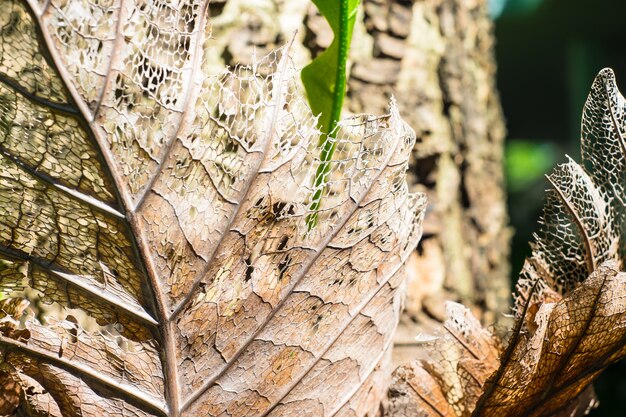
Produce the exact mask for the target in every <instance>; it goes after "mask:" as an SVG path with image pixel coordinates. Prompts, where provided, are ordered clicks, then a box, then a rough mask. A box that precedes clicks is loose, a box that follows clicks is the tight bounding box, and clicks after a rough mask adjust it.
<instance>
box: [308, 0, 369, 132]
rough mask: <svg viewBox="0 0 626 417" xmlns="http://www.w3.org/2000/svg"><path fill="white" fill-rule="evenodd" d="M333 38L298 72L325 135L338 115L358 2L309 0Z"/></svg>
mask: <svg viewBox="0 0 626 417" xmlns="http://www.w3.org/2000/svg"><path fill="white" fill-rule="evenodd" d="M313 3H314V4H315V5H316V6H317V8H318V9H319V11H320V13H321V14H322V15H323V16H324V18H326V20H327V21H328V23H329V25H330V27H331V29H332V31H333V33H334V34H335V38H334V39H333V41H332V43H331V44H330V46H329V47H328V49H326V50H325V51H324V52H322V53H321V54H320V55H319V56H318V57H317V58H316V59H315V60H313V62H311V63H310V64H309V65H307V66H306V67H304V68H303V69H302V82H303V84H304V88H305V90H306V93H307V97H308V99H309V104H310V105H311V109H312V110H313V113H314V114H320V119H319V127H320V128H321V130H322V132H324V133H326V134H329V133H330V132H331V131H332V129H333V128H334V125H335V123H336V122H337V121H338V120H339V118H340V116H341V105H342V104H343V96H344V93H345V85H346V61H347V59H348V49H349V47H350V41H351V39H352V29H353V28H354V22H355V20H356V13H357V7H358V5H359V0H313Z"/></svg>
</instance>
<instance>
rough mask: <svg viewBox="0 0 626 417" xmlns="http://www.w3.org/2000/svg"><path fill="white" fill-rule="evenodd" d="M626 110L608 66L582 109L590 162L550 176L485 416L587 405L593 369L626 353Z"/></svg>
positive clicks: (577, 411) (479, 412) (567, 410)
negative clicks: (513, 324) (513, 321)
mask: <svg viewBox="0 0 626 417" xmlns="http://www.w3.org/2000/svg"><path fill="white" fill-rule="evenodd" d="M625 110H626V102H625V101H624V98H623V97H622V95H621V94H620V92H619V91H618V89H617V86H616V85H615V77H614V75H613V72H612V71H611V70H603V71H602V72H600V74H599V75H598V77H597V78H596V80H595V81H594V83H593V86H592V90H591V93H590V95H589V98H588V99H587V102H586V104H585V108H584V112H583V121H582V155H583V165H582V166H581V165H578V164H577V163H575V162H573V161H571V160H570V161H569V162H568V163H566V164H564V165H561V166H559V167H557V168H556V169H555V170H554V172H553V173H552V174H551V175H550V176H549V177H548V180H549V182H550V185H551V189H550V190H549V191H548V195H547V201H546V204H545V207H544V215H543V218H542V222H541V223H542V227H541V230H540V231H539V233H538V234H537V235H536V236H535V238H536V242H535V244H534V245H533V246H532V249H533V252H532V256H531V257H530V258H529V259H528V260H527V261H526V264H525V265H524V269H523V270H522V273H521V275H520V280H519V282H518V296H517V300H516V310H517V313H518V323H517V325H516V327H515V329H514V332H513V334H512V336H511V338H510V341H509V347H508V348H507V350H506V352H505V353H504V354H503V357H502V363H501V366H500V369H499V370H498V371H497V372H496V373H495V374H494V375H493V376H492V377H491V378H490V380H489V381H488V383H487V386H486V390H485V394H484V395H483V397H482V398H481V400H480V401H479V403H478V405H477V409H476V411H475V413H474V415H476V416H483V415H485V416H491V415H493V416H551V415H563V416H578V415H584V414H585V413H586V412H587V411H588V410H589V408H591V407H593V406H594V405H595V403H596V401H595V399H594V397H593V395H592V391H591V390H592V388H591V386H590V384H591V382H592V381H593V379H594V378H595V377H596V376H597V375H598V374H599V373H600V372H601V371H602V370H603V369H605V368H606V367H607V366H608V365H610V364H611V363H613V362H615V361H617V360H619V359H620V358H622V357H623V356H624V355H626V346H625V345H626V309H625V308H624V306H625V305H626V304H625V303H624V301H625V300H626V274H625V273H624V272H619V271H623V268H624V265H625V261H626V258H625V257H624V254H625V252H624V249H625V247H626V234H625V233H624V231H625V229H624V219H625V216H624V214H625V211H626V206H625V201H626V165H625V164H626V143H625V142H624V136H623V132H624V130H625V124H626V120H625V119H624V117H625V116H626V114H625Z"/></svg>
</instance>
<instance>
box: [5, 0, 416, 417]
mask: <svg viewBox="0 0 626 417" xmlns="http://www.w3.org/2000/svg"><path fill="white" fill-rule="evenodd" d="M207 18H208V16H207V2H197V1H181V2H175V3H171V2H165V1H158V0H154V1H138V2H126V1H84V0H51V1H45V2H37V1H35V0H29V1H19V0H7V1H5V2H4V4H3V13H0V28H2V29H1V30H0V258H1V259H2V265H1V267H0V286H1V288H0V289H1V290H2V292H3V293H6V294H10V295H11V296H12V297H15V298H16V299H19V298H23V299H29V300H31V301H33V303H32V304H31V305H32V306H34V308H35V310H36V311H35V313H36V314H35V315H31V314H29V315H27V316H25V317H23V318H22V319H21V320H20V321H19V323H15V325H16V326H17V328H16V329H17V330H16V331H19V332H18V333H16V334H9V333H3V334H2V335H0V349H1V350H0V359H1V361H2V363H3V366H4V368H2V369H3V370H4V369H7V370H9V371H10V372H11V375H12V378H13V380H15V381H21V387H22V389H23V390H24V389H25V387H31V388H29V390H28V392H29V393H33V394H32V395H30V394H29V395H25V396H22V397H21V399H20V405H19V407H20V410H21V411H22V412H23V413H26V414H30V415H39V414H41V413H46V412H48V413H49V414H50V415H59V414H62V415H64V416H73V415H107V416H152V415H163V416H164V415H167V416H180V415H186V416H200V415H202V416H205V415H206V416H218V415H220V416H221V415H232V416H244V415H245V416H257V415H258V416H291V415H294V416H295V415H297V416H302V415H311V416H322V415H323V416H353V415H356V416H363V415H365V414H367V413H369V412H371V411H372V410H376V409H377V407H378V403H379V401H380V399H381V396H382V395H383V393H384V390H385V387H386V382H387V379H388V375H389V373H388V368H387V366H388V363H389V352H390V346H391V340H392V334H393V332H394V330H395V325H396V322H397V318H398V314H399V309H400V305H401V297H402V286H403V276H404V275H403V263H404V260H405V259H406V257H407V256H408V254H409V253H410V252H411V250H412V248H413V247H414V246H415V244H416V243H417V240H418V239H419V237H420V233H421V229H420V225H421V218H422V215H423V208H424V204H425V201H424V197H423V196H422V195H412V194H409V193H408V191H407V186H406V183H405V171H406V166H407V158H408V155H409V153H410V150H411V147H412V145H413V142H414V134H413V132H412V131H411V130H410V128H409V127H408V126H407V125H406V124H405V123H404V122H403V121H402V120H401V118H400V116H399V115H398V111H397V109H396V108H395V105H394V104H392V106H391V109H390V113H389V114H388V115H386V116H381V117H374V116H369V115H360V116H355V117H352V118H349V119H346V120H344V121H342V122H341V125H340V130H339V134H338V136H337V139H336V140H337V151H336V153H335V158H334V160H333V162H332V164H331V170H330V175H329V183H328V184H327V185H326V186H325V187H324V189H323V193H324V198H323V200H322V201H323V204H322V206H321V207H320V209H319V212H318V219H319V220H318V221H319V223H318V226H317V227H316V228H315V229H314V230H312V231H308V229H307V226H306V221H305V219H306V217H307V215H309V214H310V211H309V209H308V207H310V203H311V198H312V196H313V194H314V193H315V192H316V190H315V189H314V184H315V183H316V182H315V178H314V176H315V168H316V167H317V165H318V162H319V161H318V159H319V158H318V150H317V146H316V145H317V143H318V142H319V135H320V133H319V131H318V130H317V128H316V119H315V117H313V116H312V113H311V111H310V109H309V108H308V107H307V106H306V103H305V100H304V99H303V97H302V94H301V93H300V91H299V87H298V83H297V79H298V78H297V71H296V70H295V68H294V67H293V65H292V63H291V60H290V58H289V54H288V51H287V50H286V49H283V50H280V51H277V52H275V53H272V54H270V55H268V56H266V57H263V58H258V59H257V58H255V59H254V60H253V64H252V65H251V66H241V67H236V68H233V69H232V70H224V71H223V72H221V73H218V74H213V73H211V72H210V71H209V70H208V68H210V67H211V66H210V63H209V62H207V61H206V59H204V57H203V51H204V48H205V47H206V46H207V45H208V44H210V42H212V40H211V38H210V28H209V26H208V23H207ZM364 347H367V348H364ZM42 410H43V411H42ZM45 410H48V411H45Z"/></svg>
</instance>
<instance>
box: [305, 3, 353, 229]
mask: <svg viewBox="0 0 626 417" xmlns="http://www.w3.org/2000/svg"><path fill="white" fill-rule="evenodd" d="M348 19H349V11H348V0H339V31H338V33H337V38H338V39H337V40H338V43H339V48H338V59H337V72H336V73H335V90H334V91H333V104H332V110H331V123H330V125H329V126H322V129H323V131H322V135H321V136H320V143H319V145H320V148H321V152H320V164H319V166H318V167H317V171H316V173H315V186H314V189H315V193H314V194H313V200H312V202H311V205H310V206H309V209H310V210H311V211H313V213H311V214H309V215H308V216H307V226H308V230H311V229H313V228H314V227H315V226H317V217H318V210H319V208H320V205H321V202H322V194H323V191H324V188H325V186H326V184H327V182H328V174H329V173H330V161H331V160H332V158H333V154H334V153H335V148H336V145H337V141H336V140H335V139H336V136H337V124H338V123H339V120H340V119H341V109H342V107H343V98H344V95H345V92H346V64H347V62H348V49H349V47H350V45H349V43H350V39H349V27H348V26H349V23H348Z"/></svg>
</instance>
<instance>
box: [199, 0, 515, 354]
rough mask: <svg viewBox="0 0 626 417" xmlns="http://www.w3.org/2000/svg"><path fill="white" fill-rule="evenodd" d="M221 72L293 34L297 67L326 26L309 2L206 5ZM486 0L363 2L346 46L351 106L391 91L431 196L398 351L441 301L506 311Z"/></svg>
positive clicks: (505, 248) (376, 103)
mask: <svg viewBox="0 0 626 417" xmlns="http://www.w3.org/2000/svg"><path fill="white" fill-rule="evenodd" d="M211 15H212V25H213V33H214V39H215V42H214V46H213V48H212V51H211V53H210V56H211V57H212V58H213V59H214V61H215V65H216V68H219V67H221V66H223V65H224V64H228V65H234V64H237V63H244V64H247V63H250V62H251V60H252V58H251V57H252V55H253V52H254V53H255V54H256V56H263V55H264V54H265V53H266V52H269V51H270V50H271V49H273V48H276V47H279V46H280V45H282V44H284V43H286V42H288V41H289V40H290V39H291V38H292V37H293V36H294V35H293V33H294V31H295V30H296V29H297V30H298V32H297V34H296V35H295V38H294V43H293V46H292V51H291V53H292V55H293V57H294V60H295V61H296V63H297V64H298V65H301V66H304V65H306V63H307V62H309V60H310V59H311V56H315V55H316V54H318V53H319V52H321V51H322V50H323V49H324V48H325V47H327V46H328V45H329V44H330V42H331V40H332V32H331V31H330V28H329V27H328V25H327V24H326V22H325V21H324V19H323V18H322V17H321V16H320V15H319V14H318V13H317V11H316V9H315V7H314V6H313V5H311V4H310V2H309V1H307V0H288V1H287V0H282V1H263V0H255V1H250V0H228V1H227V2H226V1H214V2H213V3H212V4H211ZM493 47H494V38H493V25H492V22H491V20H490V19H489V16H488V13H487V1H486V0H415V1H408V0H362V4H361V7H360V11H359V16H358V18H357V24H356V27H355V31H354V39H353V44H352V48H351V52H350V54H351V66H350V74H349V83H348V92H347V98H346V101H345V110H346V112H351V113H361V112H368V113H375V114H382V113H384V112H385V111H386V109H387V105H388V102H389V98H390V97H391V96H392V95H394V96H395V98H396V99H397V101H398V103H399V106H400V111H401V113H402V115H403V117H404V118H405V120H407V122H409V124H411V126H412V127H413V128H414V129H415V131H416V134H417V139H418V140H417V144H416V146H415V148H414V151H413V161H412V164H411V176H410V181H411V184H410V185H411V187H412V188H413V189H414V190H420V191H424V192H426V193H427V195H428V197H429V209H428V214H427V217H426V221H425V228H424V237H423V239H422V241H421V243H420V245H419V247H418V249H417V251H416V253H415V255H414V257H413V258H412V259H411V263H412V265H411V268H410V271H411V276H410V277H409V285H408V294H407V299H406V311H405V314H404V317H403V319H402V323H401V326H400V328H399V330H398V334H397V344H396V348H395V349H394V355H395V361H396V363H401V362H405V361H407V360H410V359H411V358H412V352H413V351H414V349H415V343H416V342H415V335H416V334H417V333H418V332H420V331H427V330H428V329H429V328H431V327H432V326H434V325H435V324H436V323H438V322H440V321H442V320H443V314H444V300H448V299H450V300H455V301H460V302H462V303H464V304H465V305H467V306H469V307H471V308H472V310H473V311H474V313H475V314H476V315H478V316H479V317H480V318H481V320H482V321H483V323H485V324H493V323H496V322H497V321H498V320H499V319H500V318H501V317H502V314H501V313H504V312H507V311H508V309H509V293H510V284H509V279H508V277H509V263H508V256H509V240H510V236H511V232H510V229H509V228H508V226H507V220H508V219H507V214H506V203H505V191H504V179H503V169H502V163H503V142H504V136H505V128H504V123H503V116H502V111H501V107H500V101H499V98H498V95H497V89H496V81H495V73H496V66H495V60H494V56H493V49H494V48H493Z"/></svg>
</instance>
